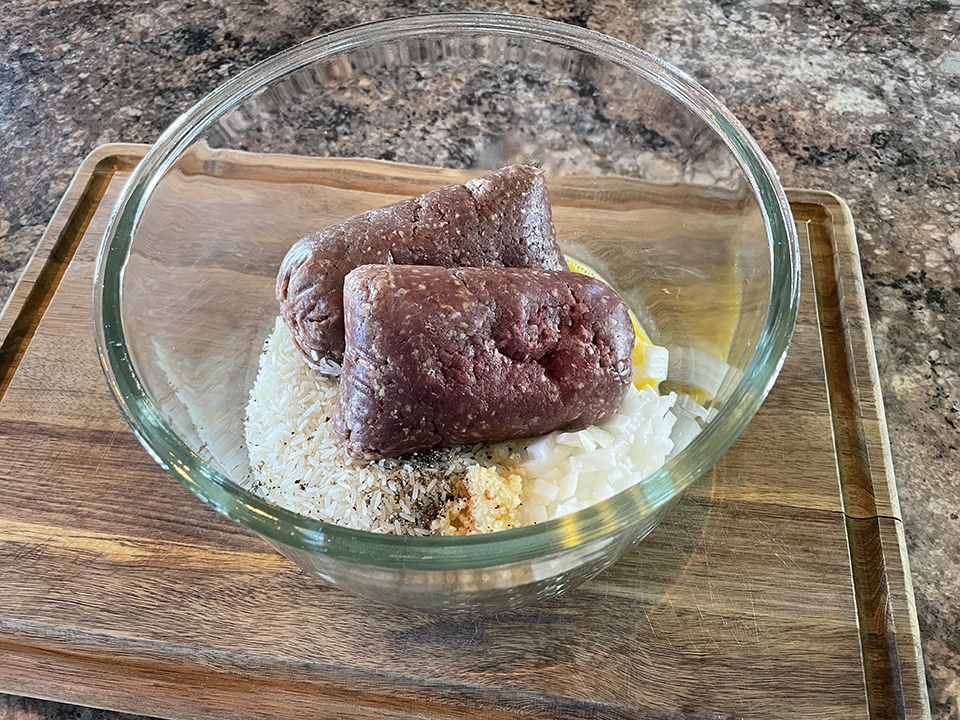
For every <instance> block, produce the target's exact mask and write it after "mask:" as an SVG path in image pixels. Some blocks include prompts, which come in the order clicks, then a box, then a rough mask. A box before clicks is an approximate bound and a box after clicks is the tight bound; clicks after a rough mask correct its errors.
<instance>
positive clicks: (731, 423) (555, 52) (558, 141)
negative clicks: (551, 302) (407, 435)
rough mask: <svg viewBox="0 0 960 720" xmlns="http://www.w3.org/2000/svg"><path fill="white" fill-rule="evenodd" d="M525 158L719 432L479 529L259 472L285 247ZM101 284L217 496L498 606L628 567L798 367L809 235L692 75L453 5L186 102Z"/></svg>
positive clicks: (611, 46)
mask: <svg viewBox="0 0 960 720" xmlns="http://www.w3.org/2000/svg"><path fill="white" fill-rule="evenodd" d="M518 162H522V163H528V164H533V165H536V166H539V167H540V168H542V169H543V171H544V172H545V174H546V176H547V179H548V185H549V188H550V193H551V199H552V202H553V213H554V220H555V223H556V228H557V235H558V237H559V238H560V239H561V242H562V246H563V248H564V250H565V252H566V253H567V254H568V255H569V256H570V257H571V258H576V259H578V260H581V261H583V262H585V263H586V264H588V265H589V266H591V267H592V268H594V269H595V270H597V271H598V272H599V273H600V274H601V275H603V276H604V277H605V278H606V279H607V280H608V281H609V282H610V283H611V284H612V285H613V286H614V287H615V288H616V289H617V290H618V291H619V293H620V294H621V296H622V297H623V298H624V299H625V300H626V301H627V302H628V304H629V305H630V306H631V307H632V308H633V310H634V311H635V312H636V314H637V316H638V317H639V318H640V319H641V322H642V323H643V326H644V328H645V330H646V331H647V332H648V333H649V335H650V336H651V337H652V339H653V340H654V342H656V343H657V344H659V345H663V346H667V347H670V348H671V349H672V353H671V358H672V359H671V363H670V377H669V378H668V380H667V382H666V383H664V385H663V389H664V390H667V389H670V388H674V389H679V390H682V391H687V392H690V393H692V394H694V395H696V397H697V399H698V400H699V401H700V402H702V403H703V404H704V406H706V407H707V408H708V409H709V413H708V415H707V417H708V418H709V422H702V423H701V424H702V425H703V427H702V429H700V431H699V434H697V435H696V436H695V437H694V438H693V439H692V441H690V442H689V445H688V446H686V447H685V448H684V449H683V450H682V451H681V452H679V453H678V454H676V455H675V456H674V457H672V458H671V459H670V460H669V461H668V462H667V463H666V465H665V466H663V467H662V468H661V469H660V470H658V471H657V472H655V473H654V474H653V475H651V476H649V477H647V478H645V479H644V480H643V481H642V482H639V483H638V484H637V485H635V486H633V487H631V488H630V489H628V490H626V491H624V492H621V493H619V494H617V495H615V496H613V497H611V498H609V499H608V500H605V501H603V502H600V503H598V504H596V505H594V506H592V507H590V508H588V509H585V510H581V511H579V512H577V513H575V514H572V515H568V516H566V517H562V518H559V519H556V520H552V521H549V522H545V523H542V524H537V525H532V526H528V527H523V528H519V529H515V530H509V531H504V532H497V533H491V534H487V535H479V536H466V537H407V536H396V535H385V534H375V533H370V532H361V531H355V530H350V529H346V528H344V527H340V526H337V525H333V524H329V523H325V522H320V521H317V520H312V519H308V518H305V517H303V516H300V515H297V514H294V513H291V512H288V511H286V510H284V509H282V508H279V507H276V506H275V505H272V504H270V503H268V502H266V501H264V500H263V499H261V498H260V497H258V496H257V495H255V494H253V493H251V492H248V491H247V490H245V489H243V488H242V487H241V485H240V484H238V482H237V481H238V480H240V479H241V478H242V477H243V475H244V474H245V473H246V472H247V470H248V467H247V464H248V461H247V460H246V454H245V448H244V439H243V438H244V434H243V423H244V409H245V405H246V402H247V398H248V393H249V391H250V387H251V385H252V383H253V380H254V378H255V376H256V373H257V369H258V359H259V354H260V350H261V347H262V343H263V340H264V338H265V337H266V335H267V334H268V333H269V332H270V330H271V329H272V326H273V322H274V318H275V317H276V315H277V312H278V308H277V303H276V299H275V296H274V282H275V277H276V272H277V269H278V267H279V264H280V261H281V259H282V258H283V256H284V254H285V253H286V251H287V249H288V248H289V247H290V245H291V244H292V243H293V242H294V241H295V240H296V239H298V238H299V237H301V236H304V235H307V234H309V233H310V232H312V231H314V230H316V229H318V228H320V227H324V226H326V225H329V224H331V223H333V222H337V221H339V220H341V219H343V218H345V217H347V216H349V215H352V214H355V213H356V212H359V211H362V210H366V209H368V208H371V207H375V206H378V205H384V204H387V203H389V202H393V201H395V200H397V199H400V198H401V197H404V196H411V195H416V194H419V193H421V192H425V191H426V190H429V189H431V188H434V187H439V186H441V185H445V184H448V183H449V182H453V181H455V180H460V179H463V178H466V177H472V176H476V175H479V174H482V172H483V171H485V170H489V169H494V168H498V167H501V166H504V165H508V164H512V163H518ZM95 292H96V309H97V318H96V326H97V343H98V346H99V352H100V356H101V360H102V364H103V368H104V371H105V373H106V376H107V379H108V381H109V384H110V386H111V388H112V390H113V393H114V395H115V397H116V400H117V402H118V404H119V406H120V409H121V411H122V412H123V414H124V416H125V418H126V420H127V421H128V422H129V424H130V425H131V427H132V428H133V430H134V432H135V433H136V435H137V437H138V438H139V439H140V441H141V442H142V443H143V445H144V446H145V447H146V448H147V450H148V451H149V452H150V453H151V454H152V455H153V457H154V458H155V459H156V460H157V462H158V463H160V465H161V466H162V467H163V468H164V469H166V470H167V471H168V472H169V473H170V474H172V475H173V476H174V477H176V478H177V479H178V480H179V481H180V482H181V483H183V484H184V485H185V486H186V487H187V488H189V489H190V490H191V491H192V492H194V493H195V494H196V495H197V496H198V497H200V498H201V499H202V500H203V501H205V502H207V503H209V504H210V505H212V506H213V507H214V508H216V509H217V510H218V511H220V512H221V513H223V514H225V515H227V516H228V517H230V518H232V519H233V520H235V521H236V522H238V523H240V524H241V525H243V526H244V527H246V528H249V529H250V530H252V531H254V532H255V533H258V534H259V535H260V536H262V537H263V538H264V539H266V540H267V541H268V542H270V543H271V544H273V545H274V546H275V547H276V548H277V549H278V550H279V551H280V552H281V553H283V554H284V555H286V556H287V557H289V558H290V559H291V560H293V561H294V562H295V563H297V564H298V565H299V566H301V567H302V568H304V569H305V570H307V571H309V572H311V573H315V574H316V575H318V576H320V577H321V578H324V579H325V580H326V581H328V582H329V583H331V584H333V585H335V586H337V587H340V588H343V589H345V590H348V591H351V592H354V593H358V594H360V595H363V596H367V597H370V598H372V599H375V600H378V601H381V602H386V603H393V604H398V605H402V606H407V607H412V608H417V609H423V610H430V611H435V610H469V611H498V610H503V609H506V608H511V607H517V606H520V605H523V604H527V603H530V602H534V601H537V600H539V599H542V598H545V597H549V596H551V595H555V594H557V593H559V592H561V591H563V590H564V589H566V588H569V587H572V586H574V585H576V584H578V583H579V582H582V581H583V580H585V579H586V578H589V577H590V576H592V575H594V574H595V573H597V572H599V571H600V570H602V569H603V568H605V567H607V566H608V565H609V564H611V563H613V562H615V561H616V560H617V558H619V557H620V556H621V555H622V554H623V553H624V552H626V551H627V550H629V549H630V548H631V547H633V546H634V545H635V544H636V543H637V542H638V541H639V540H640V539H642V538H643V537H644V536H645V535H647V534H648V533H649V532H650V531H651V530H652V529H653V528H654V527H655V526H656V525H657V523H659V522H660V520H661V519H662V518H663V516H664V514H665V513H666V512H667V511H668V509H669V508H670V507H671V506H672V505H673V504H674V503H675V502H676V501H677V499H678V498H679V497H680V495H681V493H683V491H684V489H685V488H687V487H688V486H689V485H690V484H691V483H692V482H694V480H696V479H697V478H698V477H699V476H700V475H701V474H702V473H704V471H705V470H707V469H708V468H710V466H711V465H713V463H714V462H715V461H716V460H717V459H718V458H719V457H720V455H721V454H722V453H723V452H724V451H725V450H726V449H727V448H728V447H729V446H730V444H731V443H732V442H733V441H734V440H735V439H736V438H737V436H738V435H739V434H740V432H741V431H742V430H743V428H744V427H745V426H746V424H747V423H748V422H749V421H750V419H751V418H752V417H753V415H754V414H755V412H756V411H757V409H758V407H759V406H760V404H761V402H762V401H763V399H764V397H765V396H766V394H767V392H768V391H769V389H770V387H771V385H772V384H773V382H774V379H775V377H776V375H777V372H778V371H779V369H780V366H781V364H782V362H783V359H784V354H785V352H786V349H787V345H788V342H789V339H790V337H791V334H792V331H793V327H794V322H795V318H796V312H797V302H798V294H799V251H798V245H797V240H796V234H795V229H794V226H793V222H792V219H791V215H790V212H789V207H788V204H787V200H786V198H785V195H784V193H783V190H782V188H781V186H780V184H779V182H778V180H777V178H776V176H775V173H774V171H773V169H772V168H771V166H770V164H769V162H768V161H767V160H766V159H765V158H764V156H763V155H762V153H761V152H760V150H759V149H758V147H757V145H756V143H755V142H754V141H753V140H752V139H751V138H750V136H749V135H748V134H747V132H746V131H745V130H744V128H743V127H742V126H741V125H740V123H739V122H737V120H736V119H734V118H733V117H732V116H731V114H730V113H729V112H728V111H727V110H726V109H725V108H724V107H723V106H722V105H721V104H720V103H719V102H718V101H717V100H716V99H715V98H714V97H712V96H711V95H710V94H709V93H708V92H706V91H705V90H704V89H703V88H701V87H700V86H699V85H697V84H696V83H695V82H694V81H693V80H691V79H690V78H689V77H687V76H686V75H684V74H682V73H681V72H679V71H677V70H675V69H673V68H672V67H670V66H669V65H667V64H666V63H664V62H662V61H661V60H659V59H657V58H655V57H653V56H651V55H649V54H647V53H645V52H643V51H641V50H639V49H637V48H635V47H633V46H631V45H628V44H626V43H624V42H620V41H617V40H614V39H612V38H609V37H605V36H603V35H600V34H598V33H595V32H591V31H589V30H584V29H581V28H577V27H572V26H568V25H564V24H561V23H557V22H551V21H546V20H538V19H532V18H525V17H517V16H499V15H488V14H445V15H435V16H419V17H413V18H407V19H401V20H391V21H384V22H379V23H373V24H369V25H363V26H360V27H355V28H351V29H347V30H342V31H338V32H334V33H331V34H329V35H325V36H323V37H320V38H317V39H314V40H311V41H309V42H306V43H304V44H302V45H298V46H296V47H293V48H291V49H289V50H287V51H285V52H282V53H280V54H279V55H277V56H275V57H273V58H270V59H269V60H267V61H265V62H263V63H261V64H259V65H257V66H255V67H253V68H252V69H250V70H248V71H246V72H244V73H242V74H240V75H239V76H237V77H236V78H234V79H233V80H231V81H229V82H227V83H226V84H224V85H223V86H222V87H220V88H219V89H217V90H216V91H214V92H213V93H211V94H210V95H209V96H208V97H206V98H205V99H203V100H202V101H201V102H199V103H198V104H197V105H195V106H194V107H193V108H191V109H190V110H189V111H188V112H187V113H186V114H185V115H183V116H182V117H181V118H180V119H178V120H177V121H176V122H175V123H174V124H173V125H172V126H171V127H170V128H169V129H168V130H167V131H166V132H165V133H164V134H163V135H162V136H161V137H160V139H159V140H158V141H157V143H156V145H155V146H154V147H153V148H152V149H151V150H150V152H149V153H148V154H147V156H146V157H145V158H144V160H143V161H142V162H141V163H140V165H139V166H138V167H137V168H136V170H135V172H134V173H133V176H132V178H131V179H130V181H129V183H128V184H127V186H126V188H125V190H124V191H123V195H122V197H121V199H120V201H119V203H118V205H117V207H116V209H115V211H114V214H113V216H112V218H111V221H110V223H109V227H108V229H107V232H106V235H105V238H104V241H103V246H102V249H101V253H100V256H99V260H98V265H97V274H96V280H95ZM640 551H642V549H641V550H640Z"/></svg>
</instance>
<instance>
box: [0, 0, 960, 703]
mask: <svg viewBox="0 0 960 720" xmlns="http://www.w3.org/2000/svg"><path fill="white" fill-rule="evenodd" d="M462 9H473V10H476V9H486V10H496V11H509V12H517V13H525V14H530V15H541V16H546V17H551V18H554V19H558V20H563V21H566V22H571V23H575V24H579V25H586V26H589V27H591V28H594V29H597V30H601V31H603V32H606V33H608V34H610V35H614V36H616V37H619V38H622V39H625V40H628V41H630V42H632V43H634V44H636V45H639V46H641V47H644V48H645V49H648V50H650V51H652V52H654V53H656V54H658V55H660V56H661V57H663V58H665V59H667V60H668V61H670V62H672V63H673V64H675V65H677V66H679V67H681V68H683V69H684V70H686V71H687V72H688V73H689V74H691V75H692V76H694V77H695V78H697V79H698V80H699V81H701V82H702V83H703V84H704V85H706V86H707V87H708V88H709V89H711V90H712V91H713V92H715V93H716V94H717V95H719V96H720V97H722V98H723V99H724V100H725V101H726V102H727V104H728V105H729V106H730V107H731V109H732V110H733V112H734V114H735V115H737V116H738V117H739V118H740V119H741V120H742V121H743V122H744V124H745V125H746V126H747V128H748V129H750V130H751V132H752V133H753V134H754V136H755V137H756V138H757V139H758V141H759V143H760V145H761V146H762V147H763V148H764V149H765V151H766V152H767V153H768V154H769V156H770V157H771V159H772V161H773V162H774V164H775V165H776V166H777V167H778V168H779V171H780V173H781V176H782V178H783V180H784V183H785V184H786V185H788V186H795V187H796V186H804V187H814V188H820V189H827V190H832V191H834V192H836V193H838V194H839V195H841V196H842V197H844V198H846V199H847V200H848V201H849V203H850V205H851V208H852V210H853V213H854V217H855V219H856V221H857V224H858V228H859V238H860V248H861V254H862V258H863V272H864V278H865V282H866V292H867V298H868V301H869V305H870V312H871V316H872V321H873V334H874V339H875V342H876V348H877V360H878V363H879V367H880V376H881V381H882V389H883V393H884V399H885V405H886V412H887V421H888V425H889V430H890V436H891V442H892V450H893V460H894V465H895V468H896V472H897V477H898V483H899V488H900V499H901V503H902V505H903V512H904V516H905V527H906V532H907V540H908V547H909V552H910V561H911V566H912V570H913V576H914V589H915V591H916V597H917V607H918V615H919V620H920V629H921V633H922V636H923V640H924V648H923V649H924V659H925V664H926V668H927V676H928V684H929V688H930V700H931V704H932V709H933V716H934V717H935V718H940V719H945V718H952V719H953V720H960V574H958V572H957V558H958V557H960V490H958V485H960V473H958V471H957V470H956V468H957V467H958V465H960V453H958V449H957V448H958V429H957V426H958V423H960V378H958V370H960V348H958V340H957V338H958V337H960V0H921V1H920V2H907V1H905V0H904V1H902V2H895V1H893V0H873V1H872V2H866V1H864V0H853V1H852V2H849V3H844V4H839V3H829V2H825V1H824V0H807V2H792V1H790V0H752V1H750V2H736V1H735V0H652V1H651V2H641V1H640V0H501V1H497V2H488V3H485V4H478V3H477V2H476V1H474V2H469V3H468V2H466V0H428V1H427V2H423V3H413V2H411V1H410V0H375V1H374V2H372V3H365V4H362V5H361V4H359V3H358V4H356V6H355V5H354V4H353V3H351V2H348V1H347V0H319V1H317V2H308V1H304V2H293V1H292V0H278V2H275V3H265V2H248V3H229V2H226V0H195V1H194V2H187V1H186V0H161V1H160V2H155V1H154V0H117V1H116V2H109V1H108V0H104V1H103V2H87V0H64V1H63V2H53V1H52V0H51V1H48V2H37V1H36V0H2V2H0V303H2V302H3V301H4V300H5V299H6V298H7V296H8V295H9V292H10V290H11V288H12V286H13V284H14V282H15V281H16V278H17V277H18V276H19V273H20V271H21V270H22V268H23V266H24V264H25V263H26V261H27V259H28V257H29V255H30V254H31V252H32V251H33V249H34V248H35V246H36V244H37V242H38V241H39V238H40V235H41V233H42V231H43V228H44V226H45V225H46V223H47V222H48V221H49V219H50V217H51V216H52V214H53V211H54V208H55V206H56V203H57V201H58V200H59V198H60V197H61V195H62V194H63V192H64V191H65V189H66V187H67V183H68V182H69V180H70V177H71V176H72V174H73V172H74V171H75V169H76V168H77V166H78V165H79V163H80V161H81V159H82V158H83V157H84V156H85V155H86V154H87V153H88V152H89V151H91V150H92V149H93V148H94V147H96V146H97V145H99V144H101V143H105V142H112V141H131V142H150V141H152V140H153V139H154V138H155V137H156V136H157V135H158V134H159V133H160V132H161V131H162V130H163V128H164V127H166V126H167V125H168V124H169V123H170V122H171V121H172V120H173V119H174V118H175V117H176V116H177V115H178V114H179V113H181V112H182V111H183V110H185V109H186V108H187V107H189V106H190V104H191V103H193V102H194V101H195V100H197V99H199V98H200V97H201V96H203V95H204V94H205V93H206V92H208V91H209V90H212V89H213V88H214V87H215V86H216V85H217V84H219V83H220V82H221V81H222V80H223V79H225V78H227V77H229V76H231V75H233V74H235V73H236V72H238V71H239V70H241V69H243V68H245V67H247V66H248V65H250V64H252V63H254V62H256V61H257V60H260V59H263V58H265V57H267V56H268V55H271V54H272V53H274V52H276V51H278V50H280V49H283V48H285V47H288V46H289V45H291V44H293V43H295V42H297V41H299V40H302V39H305V38H308V37H311V36H314V35H317V34H320V33H323V32H326V31H329V30H332V29H335V28H340V27H345V26H347V25H352V24H355V23H357V22H361V21H366V20H372V19H376V18H381V17H388V16H398V15H407V14H410V13H411V12H414V11H426V10H462ZM50 717H61V718H68V717H70V718H73V717H76V718H85V719H86V718H90V719H91V720H93V719H95V718H96V719H101V718H111V719H112V718H119V717H124V716H120V715H117V714H116V713H110V712H104V711H94V710H89V709H81V708H72V707H69V706H64V705H59V704H56V703H48V702H41V701H35V700H29V699H23V698H15V697H9V696H2V695H0V720H13V719H17V720H35V719H37V718H50Z"/></svg>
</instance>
